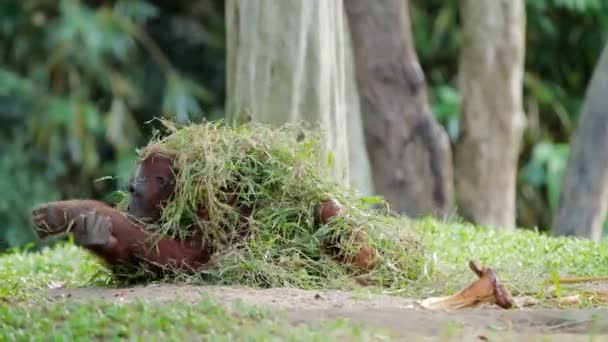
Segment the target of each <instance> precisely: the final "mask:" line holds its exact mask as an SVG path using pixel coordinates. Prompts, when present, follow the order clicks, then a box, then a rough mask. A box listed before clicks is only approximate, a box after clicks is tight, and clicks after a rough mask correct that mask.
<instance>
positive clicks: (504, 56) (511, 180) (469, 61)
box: [454, 0, 526, 230]
mask: <svg viewBox="0 0 608 342" xmlns="http://www.w3.org/2000/svg"><path fill="white" fill-rule="evenodd" d="M461 16H462V22H463V24H464V27H463V36H464V41H463V48H462V53H461V58H460V70H459V73H460V81H461V83H460V87H461V92H462V96H463V99H464V101H463V108H462V109H463V112H462V118H461V120H460V122H461V124H460V127H461V132H460V136H459V139H458V142H457V143H456V147H455V151H454V162H455V164H454V165H455V185H456V193H457V198H458V209H459V211H460V214H461V215H462V216H463V217H464V218H465V219H467V220H470V221H473V222H475V223H478V224H481V225H485V226H490V227H495V228H503V229H506V230H513V229H514V228H515V216H516V215H515V194H516V192H515V191H516V180H517V162H518V156H519V149H520V144H521V138H522V134H523V129H524V127H525V120H526V118H525V115H524V113H523V108H522V87H523V73H524V50H525V8H524V1H523V0H495V1H477V0H464V1H463V2H462V7H461Z"/></svg>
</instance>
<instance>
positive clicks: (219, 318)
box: [0, 219, 608, 341]
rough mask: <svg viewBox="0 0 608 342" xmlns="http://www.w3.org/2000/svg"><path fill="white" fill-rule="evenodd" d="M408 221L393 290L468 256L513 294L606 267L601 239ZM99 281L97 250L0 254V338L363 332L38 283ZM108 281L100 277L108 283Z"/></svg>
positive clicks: (451, 280)
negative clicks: (415, 273)
mask: <svg viewBox="0 0 608 342" xmlns="http://www.w3.org/2000/svg"><path fill="white" fill-rule="evenodd" d="M416 224H417V229H419V230H420V231H421V232H422V233H423V235H424V236H425V240H426V243H427V245H428V251H427V261H426V266H425V270H426V271H425V274H423V275H422V276H421V277H420V279H418V280H416V281H414V282H412V284H411V285H410V286H408V287H406V288H404V289H401V290H399V291H394V292H396V293H395V294H396V295H402V296H414V297H426V296H429V295H444V294H449V293H452V292H454V291H456V290H458V289H459V288H460V287H462V286H463V285H465V284H466V283H468V282H470V281H471V280H472V279H474V275H473V274H472V273H471V272H469V271H468V269H467V267H466V264H467V261H468V260H469V259H470V258H477V259H479V260H480V261H481V262H482V263H483V264H485V265H488V266H490V267H493V268H494V269H496V270H497V272H498V274H499V276H500V277H501V279H502V280H503V282H505V283H506V284H507V286H508V287H509V288H510V289H511V290H512V292H513V293H514V294H515V295H522V294H526V295H536V296H539V297H540V296H542V295H544V294H546V291H547V286H546V285H545V284H544V283H545V282H546V281H547V280H550V279H552V278H555V277H557V276H607V275H608V269H607V268H606V265H608V243H606V242H602V243H599V244H598V243H593V242H590V241H584V240H577V239H570V238H550V237H547V236H544V235H541V234H538V233H535V232H532V231H518V232H516V233H512V234H507V233H502V232H495V231H492V230H487V229H484V228H479V227H474V226H471V225H466V224H459V223H441V222H437V221H435V220H430V219H429V220H423V221H420V222H418V223H416ZM93 284H94V285H104V284H109V278H108V274H107V273H106V271H105V270H104V269H103V267H102V266H101V265H100V264H99V263H98V262H97V260H96V259H95V258H94V257H92V256H90V255H89V254H88V253H86V252H84V251H83V250H81V249H79V248H77V247H74V246H73V245H69V244H65V245H61V246H56V247H54V248H52V249H46V250H44V251H42V252H39V253H23V252H14V253H11V254H7V255H5V256H2V257H0V340H23V339H24V338H26V337H27V338H29V339H34V340H43V339H47V338H48V337H49V334H52V335H53V336H54V337H56V339H57V340H79V339H83V338H85V337H86V339H88V338H91V337H97V338H103V339H108V338H121V337H132V336H141V337H142V340H149V339H151V340H166V339H170V340H177V339H184V338H186V339H187V338H188V337H192V336H197V337H205V338H213V339H218V340H269V339H273V338H274V339H281V340H285V339H287V340H307V341H309V340H328V339H329V340H336V339H340V338H346V339H348V340H359V339H360V340H366V339H370V338H371V339H373V337H374V336H376V337H381V335H374V336H371V335H370V334H380V333H379V332H370V331H366V330H362V329H360V328H359V327H357V326H354V325H351V324H349V323H348V322H344V321H332V322H327V323H326V324H325V325H324V326H322V327H314V328H313V327H310V326H307V325H299V326H297V327H293V326H291V325H289V324H285V322H284V321H282V320H281V319H280V318H278V317H276V315H272V314H271V313H269V312H265V311H262V310H260V309H255V308H250V307H245V306H239V307H238V308H237V309H236V310H231V309H226V308H224V307H223V306H220V305H218V304H217V303H215V302H213V301H212V300H211V299H203V300H201V301H200V302H198V303H190V304H187V303H180V302H176V303H170V304H169V303H156V304H150V303H148V304H144V303H141V302H134V303H124V304H114V303H100V302H95V301H91V302H87V303H79V302H75V301H70V300H69V299H68V300H65V301H60V302H48V301H46V300H41V297H40V295H41V291H40V290H41V289H46V288H49V287H59V286H64V287H80V286H87V285H93ZM108 286H110V285H108Z"/></svg>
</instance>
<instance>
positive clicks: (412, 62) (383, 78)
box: [345, 0, 452, 216]
mask: <svg viewBox="0 0 608 342" xmlns="http://www.w3.org/2000/svg"><path fill="white" fill-rule="evenodd" d="M345 7H346V13H347V16H348V23H349V26H350V31H351V36H352V40H353V47H354V53H355V65H356V75H357V83H358V87H359V93H360V95H361V113H362V118H363V127H364V132H365V142H366V145H367V149H368V152H369V156H370V163H371V167H372V174H373V179H374V187H375V190H376V191H377V192H378V193H379V194H381V195H383V196H384V197H385V198H386V199H387V200H388V202H389V203H390V204H391V205H392V207H393V209H394V210H396V211H398V212H401V213H406V214H409V215H412V216H420V215H425V214H442V213H445V212H446V211H447V210H448V209H449V208H450V207H451V204H452V160H451V151H450V144H449V141H448V138H447V135H446V134H445V132H444V131H443V129H442V128H441V126H439V124H438V123H437V122H436V121H435V119H434V117H433V114H432V113H431V110H430V108H429V105H428V102H427V96H426V89H425V87H426V84H425V79H424V73H423V71H422V69H421V67H420V64H419V62H418V58H417V56H416V52H415V50H414V46H413V43H412V33H411V27H410V26H411V25H410V21H409V9H408V1H403V0H374V1H371V0H345Z"/></svg>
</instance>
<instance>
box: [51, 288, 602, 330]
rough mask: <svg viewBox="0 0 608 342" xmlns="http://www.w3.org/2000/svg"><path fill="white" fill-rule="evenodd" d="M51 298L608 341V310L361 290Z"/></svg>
mask: <svg viewBox="0 0 608 342" xmlns="http://www.w3.org/2000/svg"><path fill="white" fill-rule="evenodd" d="M48 296H49V299H51V300H61V299H63V298H70V299H72V300H85V299H101V300H106V301H113V302H125V301H132V300H143V301H175V300H180V301H186V302H194V301H197V300H198V299H200V298H201V297H203V296H210V297H211V298H215V299H216V300H217V301H218V302H220V303H225V304H226V305H227V307H231V304H232V303H233V302H235V301H241V302H243V303H245V304H249V305H255V306H262V307H266V308H270V309H272V310H276V311H278V312H280V313H281V316H284V317H287V318H288V319H289V320H290V321H291V322H293V323H294V324H300V323H309V324H314V323H316V322H320V321H323V320H329V319H338V318H346V319H348V320H349V321H350V322H352V323H355V324H360V325H361V326H363V327H375V328H381V329H385V330H387V331H390V332H391V333H392V334H391V335H393V336H395V338H396V339H399V340H407V341H412V340H442V341H444V340H445V341H448V340H450V341H452V340H453V341H480V340H481V341H484V340H489V341H497V340H498V341H512V340H517V341H547V340H548V341H590V340H597V341H601V340H608V309H563V310H562V309H547V308H532V309H531V308H528V309H513V310H502V309H493V308H492V309H491V308H485V309H473V310H462V311H453V312H444V311H428V310H424V309H421V308H419V307H418V306H417V304H416V300H413V299H407V298H400V297H393V296H388V295H371V294H366V293H363V292H341V291H305V290H298V289H285V288H279V289H267V290H258V289H250V288H238V287H217V286H189V285H183V286H182V285H152V286H145V287H133V288H122V289H111V288H78V289H65V288H60V289H52V290H49V293H48Z"/></svg>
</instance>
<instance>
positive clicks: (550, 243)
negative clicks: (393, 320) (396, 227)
mask: <svg viewBox="0 0 608 342" xmlns="http://www.w3.org/2000/svg"><path fill="white" fill-rule="evenodd" d="M417 227H418V229H419V230H420V231H421V232H423V233H424V234H425V235H426V240H425V241H426V243H427V248H428V249H429V252H430V254H429V255H428V256H427V266H426V268H430V269H432V270H433V272H432V274H431V275H430V277H425V278H424V279H421V280H420V281H418V282H417V283H415V284H412V285H413V286H412V287H411V288H409V289H407V290H406V292H409V293H410V294H413V295H415V296H426V295H429V294H431V293H434V294H435V295H436V294H438V293H440V294H445V293H451V292H453V291H456V290H457V289H459V288H460V287H461V286H463V285H465V284H466V283H468V282H470V281H471V280H472V279H474V278H475V275H474V274H473V273H472V272H470V271H469V270H468V267H467V262H468V260H469V259H478V260H480V261H481V262H482V264H484V265H487V266H489V267H492V268H494V269H495V270H496V271H497V272H498V275H499V277H500V279H501V280H502V281H503V282H505V283H506V284H507V286H508V287H509V288H510V289H511V291H512V292H513V293H514V294H515V295H538V296H540V295H543V294H544V293H545V291H546V290H547V286H546V285H547V284H546V282H547V281H549V280H551V279H552V278H553V276H557V277H568V276H608V267H606V266H607V265H608V241H606V240H603V241H602V242H599V243H596V242H593V241H589V240H583V239H576V238H571V237H559V238H556V237H551V236H548V235H546V234H541V233H538V232H535V231H532V230H521V229H520V230H517V231H516V232H514V233H507V232H503V231H496V230H492V229H487V228H483V227H476V226H474V225H470V224H464V223H441V222H438V221H435V220H432V219H427V220H423V221H420V222H419V223H418V225H417Z"/></svg>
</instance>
